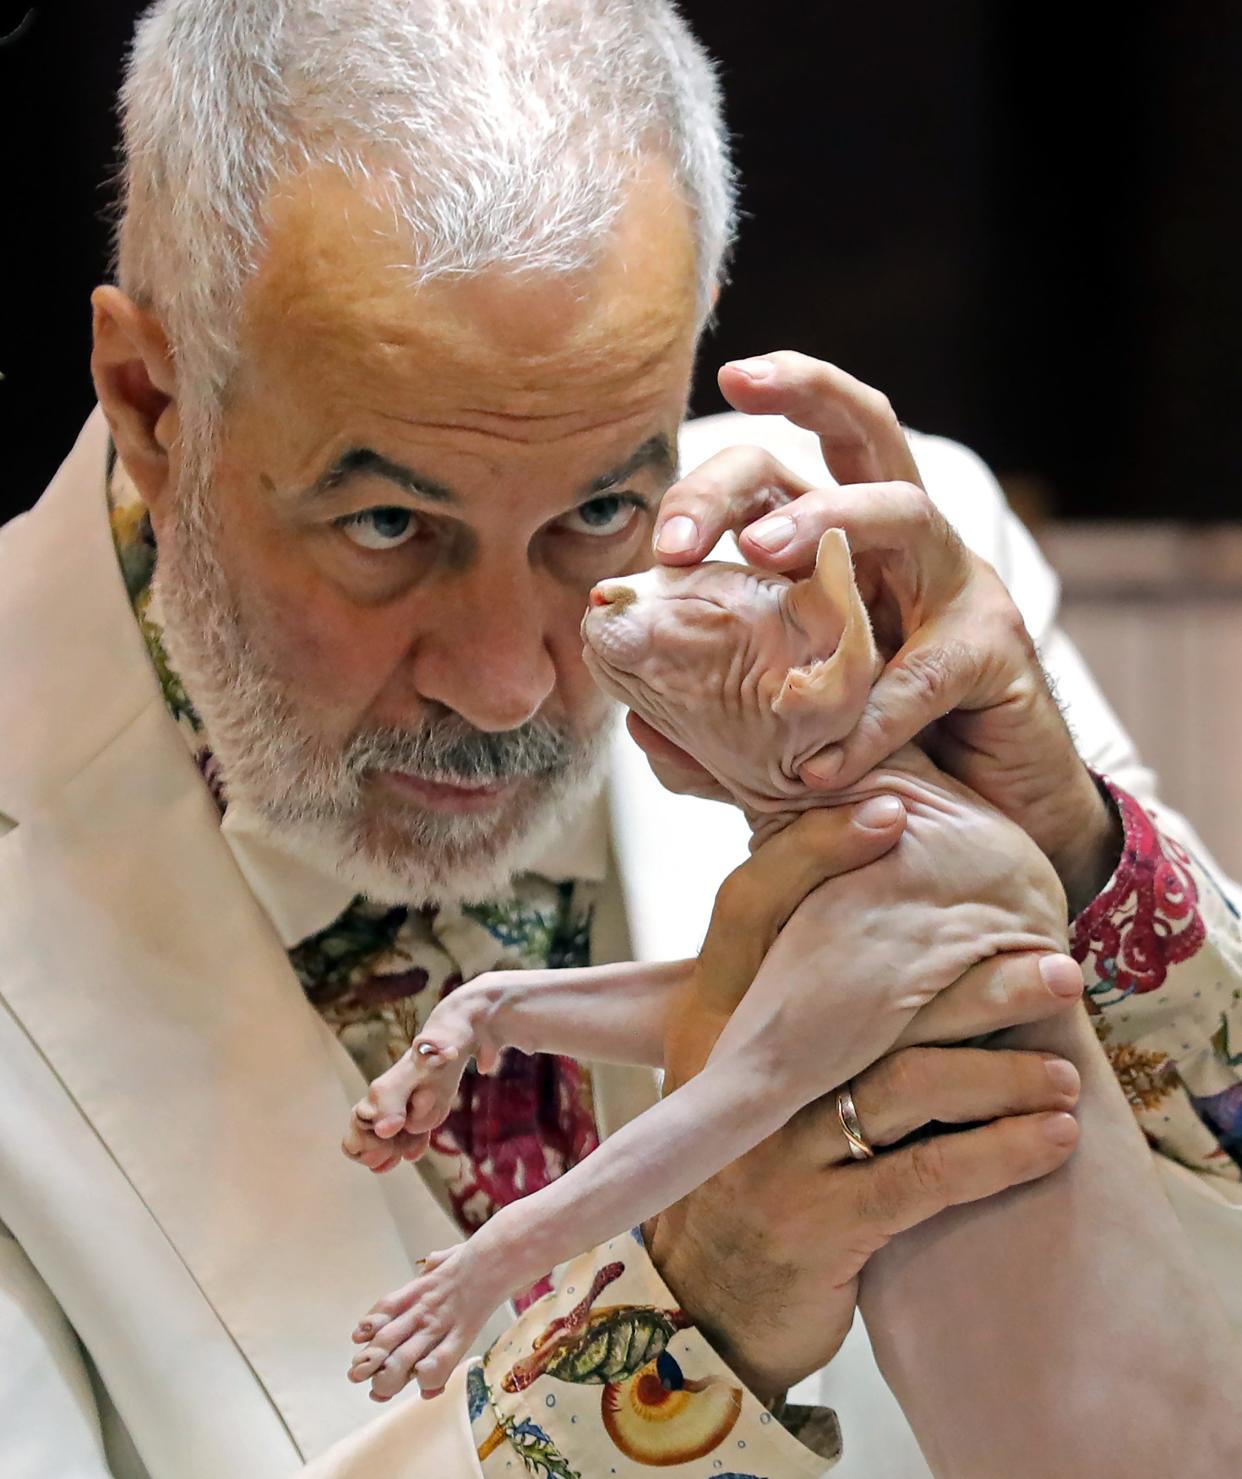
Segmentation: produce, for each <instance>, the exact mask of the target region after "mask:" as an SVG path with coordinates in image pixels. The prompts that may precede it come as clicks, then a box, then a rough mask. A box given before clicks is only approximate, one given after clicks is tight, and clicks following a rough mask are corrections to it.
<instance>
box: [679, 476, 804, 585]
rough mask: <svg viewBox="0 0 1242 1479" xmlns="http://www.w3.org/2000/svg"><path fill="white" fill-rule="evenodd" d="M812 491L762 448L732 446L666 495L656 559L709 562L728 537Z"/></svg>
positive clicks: (689, 562) (684, 562)
mask: <svg viewBox="0 0 1242 1479" xmlns="http://www.w3.org/2000/svg"><path fill="white" fill-rule="evenodd" d="M810 487H811V484H810V483H808V482H807V480H806V479H805V478H800V477H799V476H798V475H797V473H793V472H790V470H789V469H788V468H787V467H785V466H784V465H783V464H782V463H780V462H778V461H777V460H776V458H775V457H773V456H772V455H771V453H770V452H765V451H764V450H763V448H762V447H728V448H726V449H725V450H724V451H723V452H717V453H716V455H715V456H714V457H709V458H708V459H707V461H706V462H705V463H703V465H702V466H701V467H696V468H695V469H694V471H693V472H691V473H687V475H686V476H685V477H684V478H682V479H681V480H680V481H679V482H676V483H674V484H673V486H672V487H671V488H670V489H669V490H668V492H667V493H666V494H665V495H664V497H663V499H662V500H661V502H660V512H659V514H658V516H657V519H656V527H655V552H656V556H657V558H658V559H660V560H661V561H663V562H664V563H665V564H666V565H689V564H694V563H695V562H696V561H698V560H705V559H706V558H707V556H708V555H709V554H710V553H711V551H712V550H713V548H714V547H715V545H716V544H717V542H718V541H719V540H720V539H721V538H722V537H723V536H724V535H725V534H728V533H729V532H730V531H732V532H733V533H735V534H736V533H737V532H738V530H740V529H742V528H744V527H745V526H746V525H747V524H749V523H750V522H751V520H753V519H759V518H762V517H763V515H764V514H767V513H770V512H771V511H772V510H773V509H775V508H781V507H782V506H783V505H784V504H786V503H789V502H790V500H791V499H795V498H798V497H800V496H801V495H802V494H803V493H805V492H806V491H807V489H808V488H810Z"/></svg>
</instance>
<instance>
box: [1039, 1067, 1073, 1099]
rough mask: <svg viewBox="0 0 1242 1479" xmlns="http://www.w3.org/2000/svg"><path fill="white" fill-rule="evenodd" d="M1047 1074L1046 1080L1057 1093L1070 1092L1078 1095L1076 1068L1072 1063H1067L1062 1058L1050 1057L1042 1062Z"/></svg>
mask: <svg viewBox="0 0 1242 1479" xmlns="http://www.w3.org/2000/svg"><path fill="white" fill-rule="evenodd" d="M1044 1068H1045V1070H1046V1071H1047V1074H1048V1081H1049V1082H1050V1083H1051V1084H1052V1087H1053V1088H1054V1089H1055V1090H1056V1091H1057V1093H1058V1094H1072V1095H1073V1096H1074V1097H1075V1098H1077V1097H1078V1085H1079V1078H1078V1070H1077V1069H1076V1068H1075V1067H1074V1065H1073V1064H1072V1063H1067V1062H1066V1061H1065V1060H1064V1058H1050V1059H1049V1060H1048V1062H1047V1063H1045V1064H1044Z"/></svg>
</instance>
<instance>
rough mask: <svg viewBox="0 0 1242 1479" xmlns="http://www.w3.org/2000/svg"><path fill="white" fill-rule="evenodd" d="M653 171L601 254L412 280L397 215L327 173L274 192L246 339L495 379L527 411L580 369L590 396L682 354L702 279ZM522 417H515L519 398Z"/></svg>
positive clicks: (370, 366)
mask: <svg viewBox="0 0 1242 1479" xmlns="http://www.w3.org/2000/svg"><path fill="white" fill-rule="evenodd" d="M660 186H661V181H660V179H659V177H658V176H657V179H656V181H655V182H654V183H653V184H649V186H648V188H647V189H646V190H645V191H642V192H640V191H635V192H633V193H632V195H631V197H630V200H629V202H628V204H627V205H626V207H625V208H624V209H623V211H622V212H621V215H620V218H619V220H618V223H617V227H616V230H615V231H614V234H613V237H612V239H611V240H610V241H609V243H608V244H607V249H606V250H605V251H604V252H603V253H602V254H601V256H600V258H599V260H598V262H596V263H595V264H593V265H592V266H591V267H590V268H587V269H583V270H581V271H579V272H577V273H574V274H552V273H540V272H535V271H531V270H521V269H518V270H507V269H502V268H491V269H488V270H486V271H484V272H482V273H479V274H475V275H470V276H463V277H451V276H450V277H443V278H439V279H434V280H432V281H430V282H424V283H421V284H419V283H417V281H416V274H415V268H414V264H413V263H412V262H411V260H410V255H411V254H410V248H409V244H408V243H407V242H406V241H405V240H404V239H403V237H402V234H401V232H400V231H399V230H398V228H397V227H396V226H395V224H394V222H393V217H392V213H391V212H389V211H387V210H385V209H384V208H383V207H381V206H380V205H379V204H378V203H377V202H376V201H374V200H373V199H371V198H370V197H369V195H368V194H367V192H366V191H365V190H364V189H361V188H359V187H358V186H356V185H355V184H354V183H353V182H352V181H350V180H348V179H346V178H345V177H344V176H343V175H341V174H340V173H339V172H337V171H329V170H322V169H321V170H318V171H316V172H314V173H308V174H303V175H300V176H297V177H295V178H293V179H291V180H290V181H288V182H287V183H286V184H285V185H284V186H282V187H281V188H280V189H279V190H278V191H277V192H276V194H275V195H274V197H273V200H272V202H271V206H270V209H269V213H268V234H267V244H266V248H265V252H264V256H263V259H262V262H261V265H260V270H259V272H258V274H257V275H256V277H255V278H254V279H253V281H252V283H251V286H250V290H249V292H248V296H247V303H246V314H245V320H246V337H247V339H248V340H249V344H248V348H249V349H250V350H251V352H253V353H257V354H258V355H259V356H260V357H262V358H264V359H266V358H268V357H269V356H272V355H275V356H276V357H277V358H280V357H295V358H296V359H298V360H299V361H301V362H303V363H304V362H305V360H306V357H307V356H313V355H315V354H316V352H319V353H320V354H322V355H324V356H328V357H332V358H335V359H336V360H338V361H342V362H344V361H347V362H349V363H350V364H351V365H352V366H354V367H355V369H357V370H359V371H361V372H362V373H364V374H365V373H368V372H370V373H375V374H379V375H386V374H398V375H403V374H413V375H415V376H417V375H418V372H419V369H420V366H424V365H426V363H427V362H429V361H430V362H434V364H435V376H436V383H437V386H438V387H439V388H440V389H442V390H443V391H444V392H446V393H453V392H461V391H467V390H469V389H470V388H471V387H473V386H477V385H481V384H482V385H494V386H495V388H496V389H497V390H498V391H500V392H502V393H504V394H506V395H511V396H513V397H516V398H517V400H518V402H519V403H520V402H521V400H522V398H523V397H526V398H529V400H530V407H529V411H530V412H531V413H537V410H538V402H539V400H540V398H541V397H542V396H545V395H549V394H553V395H560V394H563V393H564V392H565V391H566V390H567V389H570V388H571V387H570V386H569V385H567V383H566V382H567V379H568V377H577V378H578V379H580V380H584V381H586V382H587V383H589V384H590V385H591V386H592V387H593V388H595V389H597V390H606V389H607V387H608V386H609V384H620V383H621V382H622V381H625V380H627V379H630V380H632V379H634V378H637V377H641V376H642V375H643V374H644V373H646V372H648V371H652V370H654V369H656V368H657V367H658V366H659V365H660V364H662V363H663V362H665V361H667V360H669V359H670V358H678V359H680V358H681V357H683V354H684V352H686V351H687V350H689V349H691V348H692V346H693V340H694V335H695V329H696V327H697V307H698V303H697V282H696V277H695V265H696V264H695V256H694V241H693V233H692V230H691V224H690V218H689V213H688V211H687V210H686V208H685V206H684V205H683V204H682V202H681V201H680V199H679V198H678V197H677V196H676V194H675V192H674V191H673V189H672V185H671V182H669V181H664V182H663V189H661V188H660ZM518 414H525V412H524V411H523V410H522V409H521V407H520V405H519V407H518Z"/></svg>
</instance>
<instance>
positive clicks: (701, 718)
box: [582, 529, 880, 810]
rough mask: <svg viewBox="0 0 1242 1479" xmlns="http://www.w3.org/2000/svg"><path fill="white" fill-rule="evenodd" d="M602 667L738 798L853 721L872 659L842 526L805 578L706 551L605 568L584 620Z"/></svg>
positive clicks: (615, 687) (606, 681)
mask: <svg viewBox="0 0 1242 1479" xmlns="http://www.w3.org/2000/svg"><path fill="white" fill-rule="evenodd" d="M582 636H583V639H584V642H585V658H586V663H587V666H588V668H589V669H590V670H591V672H592V674H593V675H594V677H595V679H596V681H597V682H598V683H599V684H600V686H601V687H602V688H603V689H604V690H605V692H607V693H609V694H611V695H612V696H613V697H614V698H617V699H619V700H620V701H621V702H622V703H624V704H626V705H628V706H629V707H630V708H632V709H633V710H634V711H635V712H636V713H637V714H639V716H640V717H641V718H643V719H645V720H646V721H647V723H648V724H650V725H651V726H652V727H653V728H654V729H656V730H658V731H659V732H660V733H661V734H662V735H664V736H665V737H666V738H667V739H670V740H672V741H673V742H674V743H675V744H677V745H680V746H681V748H682V749H683V750H686V751H687V752H688V753H689V754H691V755H693V756H694V758H695V759H696V760H697V761H698V762H699V763H700V764H701V765H703V766H705V767H706V769H707V770H709V771H710V772H711V773H712V775H714V776H715V777H716V779H717V780H718V781H719V782H720V783H721V784H722V785H723V786H725V788H726V789H727V790H729V791H730V792H731V793H732V794H733V795H734V796H735V797H736V798H737V799H738V800H739V801H741V802H742V803H743V804H744V805H746V806H748V807H752V808H758V809H760V810H766V809H771V807H772V806H773V805H775V804H779V802H780V801H781V800H783V799H788V798H789V797H790V796H792V795H796V794H798V793H799V792H801V790H802V789H803V788H802V784H801V782H800V781H799V779H798V767H799V766H800V765H801V764H802V763H803V762H804V761H805V760H807V759H809V758H810V757H811V756H812V755H813V754H815V752H816V751H817V750H819V749H820V748H821V747H822V746H824V745H826V744H831V743H832V742H833V741H835V740H838V739H842V738H843V737H844V736H845V735H847V734H848V733H849V732H850V730H851V729H852V728H853V727H854V724H855V722H856V721H857V719H858V716H859V713H860V712H861V710H862V707H863V705H864V704H865V702H866V699H867V695H868V693H869V692H870V690H871V685H872V683H873V682H874V680H875V677H876V674H877V672H878V671H879V667H880V662H879V658H878V656H877V654H876V649H875V643H874V641H873V639H872V635H871V624H870V622H869V621H868V618H867V611H866V607H865V606H864V605H863V603H862V599H861V597H860V596H859V594H858V587H857V584H856V583H855V580H854V571H853V565H852V563H851V560H850V551H849V545H848V544H847V543H846V539H845V536H844V534H842V533H841V532H840V531H839V530H836V529H830V530H829V531H828V532H827V533H826V534H825V535H824V537H823V539H822V540H821V541H820V545H819V551H818V554H817V557H816V562H815V569H814V571H813V573H812V574H811V575H809V576H808V577H807V578H806V579H805V580H800V581H791V580H789V579H787V578H786V577H785V576H783V575H772V574H768V573H766V572H764V571H760V570H752V569H749V568H747V567H746V566H744V565H732V564H724V563H717V562H709V563H708V564H704V565H695V566H691V567H689V568H686V569H669V568H667V567H658V568H656V569H654V570H648V571H646V572H645V573H643V574H641V575H627V576H623V577H620V578H618V579H615V580H605V581H601V582H600V584H599V585H597V586H596V587H595V589H594V590H593V591H592V592H591V604H590V606H589V608H588V610H587V614H586V616H585V618H584V619H583V623H582Z"/></svg>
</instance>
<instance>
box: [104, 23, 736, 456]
mask: <svg viewBox="0 0 1242 1479" xmlns="http://www.w3.org/2000/svg"><path fill="white" fill-rule="evenodd" d="M121 104H122V125H123V157H124V163H123V186H124V189H123V199H122V203H121V216H120V221H119V226H118V233H117V270H118V279H119V282H120V285H121V287H122V288H123V289H124V291H125V292H127V293H128V294H129V295H130V296H131V297H132V298H133V299H134V300H135V301H136V302H137V303H139V304H140V305H141V306H142V307H144V308H148V309H149V310H151V311H152V312H153V313H154V314H155V315H156V316H157V317H158V318H159V319H160V321H161V322H162V324H163V326H164V328H165V331H166V332H167V334H168V336H169V339H170V341H171V344H172V347H173V352H174V354H175V356H176V358H177V364H178V379H179V381H180V388H179V399H180V400H181V402H182V412H183V416H186V415H188V416H189V419H190V420H191V421H192V422H198V423H199V425H198V429H199V430H200V431H206V430H207V429H208V427H209V426H210V424H211V423H212V422H213V421H214V413H215V409H216V408H217V407H218V405H219V402H220V398H221V396H222V395H223V393H224V391H225V388H226V387H227V385H228V381H229V377H230V374H231V372H232V369H233V367H234V364H235V361H236V353H237V336H238V318H239V311H240V304H241V298H242V292H243V289H244V286H245V283H246V280H247V277H248V276H249V275H250V274H251V273H252V272H253V271H254V270H255V268H256V266H257V261H258V256H259V252H260V249H261V246H262V242H263V233H264V208H265V204H266V202H267V200H268V197H269V195H270V192H271V190H272V188H273V186H274V185H275V184H276V183H277V181H278V180H280V179H281V178H282V177H283V176H285V175H287V174H288V173H290V172H291V171H295V170H298V169H300V168H304V167H309V166H314V165H316V164H320V163H327V164H331V165H334V166H336V167H338V168H340V169H341V170H343V171H344V172H345V173H346V174H347V175H349V176H350V177H352V178H356V179H358V180H359V181H365V182H366V183H367V185H368V187H369V188H370V189H371V190H372V192H373V193H375V194H377V195H378V196H379V198H380V199H382V200H384V201H385V202H386V203H388V204H389V205H390V206H391V208H392V210H393V212H394V216H395V219H396V220H397V221H398V222H400V223H402V224H403V225H404V226H405V227H406V228H407V230H408V235H409V241H410V249H411V268H412V270H413V272H414V274H415V275H416V279H417V280H426V279H428V278H431V277H436V276H444V275H446V274H468V273H476V272H479V271H481V270H483V269H485V268H487V267H490V266H493V265H497V264H506V265H508V266H511V267H515V268H527V269H533V270H543V271H549V272H562V271H572V270H574V269H577V268H580V267H584V266H587V265H589V264H590V262H591V260H592V258H593V256H594V254H595V253H596V252H597V251H598V250H599V248H600V246H601V245H602V243H603V241H604V239H605V237H606V235H607V232H608V230H609V227H610V226H611V224H612V223H613V221H614V219H615V217H616V214H617V211H618V208H619V206H620V204H621V202H622V200H623V198H624V191H625V186H626V184H627V182H628V180H629V179H630V178H632V176H633V172H634V168H635V165H636V163H637V162H638V161H639V160H640V158H642V157H644V156H649V155H650V154H651V153H652V152H653V151H655V152H660V153H662V154H663V156H664V157H665V158H667V160H668V162H669V163H670V165H671V167H672V170H673V173H674V178H675V179H676V181H677V183H678V185H679V187H680V189H681V190H682V191H683V192H684V195H685V198H686V200H687V202H688V204H689V206H690V209H691V212H692V215H693V219H694V223H695V231H696V236H697V246H698V260H699V268H700V291H701V311H702V314H703V316H704V317H705V316H706V313H707V311H708V306H709V302H710V293H711V288H712V285H713V284H714V283H715V282H716V280H717V279H718V277H719V274H720V272H721V270H722V264H723V260H724V257H725V254H726V251H727V248H728V246H729V242H730V239H731V235H732V228H733V216H734V189H733V175H732V170H731V167H730V163H729V155H728V145H727V137H726V134H725V131H724V126H723V122H722V118H721V110H720V97H719V91H718V88H717V85H716V78H715V74H714V71H713V68H712V64H711V62H710V61H709V59H708V58H707V56H706V54H705V53H704V51H703V50H702V48H701V47H700V46H699V44H698V43H697V42H696V41H695V39H694V37H693V36H692V35H691V34H690V32H689V30H688V29H687V27H686V24H685V22H684V20H683V19H682V17H681V16H680V15H679V14H678V12H677V10H676V9H675V7H674V6H673V4H671V3H670V0H157V3H156V4H154V5H152V6H151V7H150V8H149V9H148V10H147V11H146V13H145V14H144V16H143V17H142V19H141V21H140V22H139V25H138V29H137V33H136V36H135V39H134V46H133V51H132V54H131V56H130V60H129V66H128V70H127V74H126V79H125V83H124V87H123V90H122V94H121ZM200 417H201V418H202V420H201V421H200ZM185 430H186V431H187V432H188V431H189V430H190V428H189V427H186V428H185Z"/></svg>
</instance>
